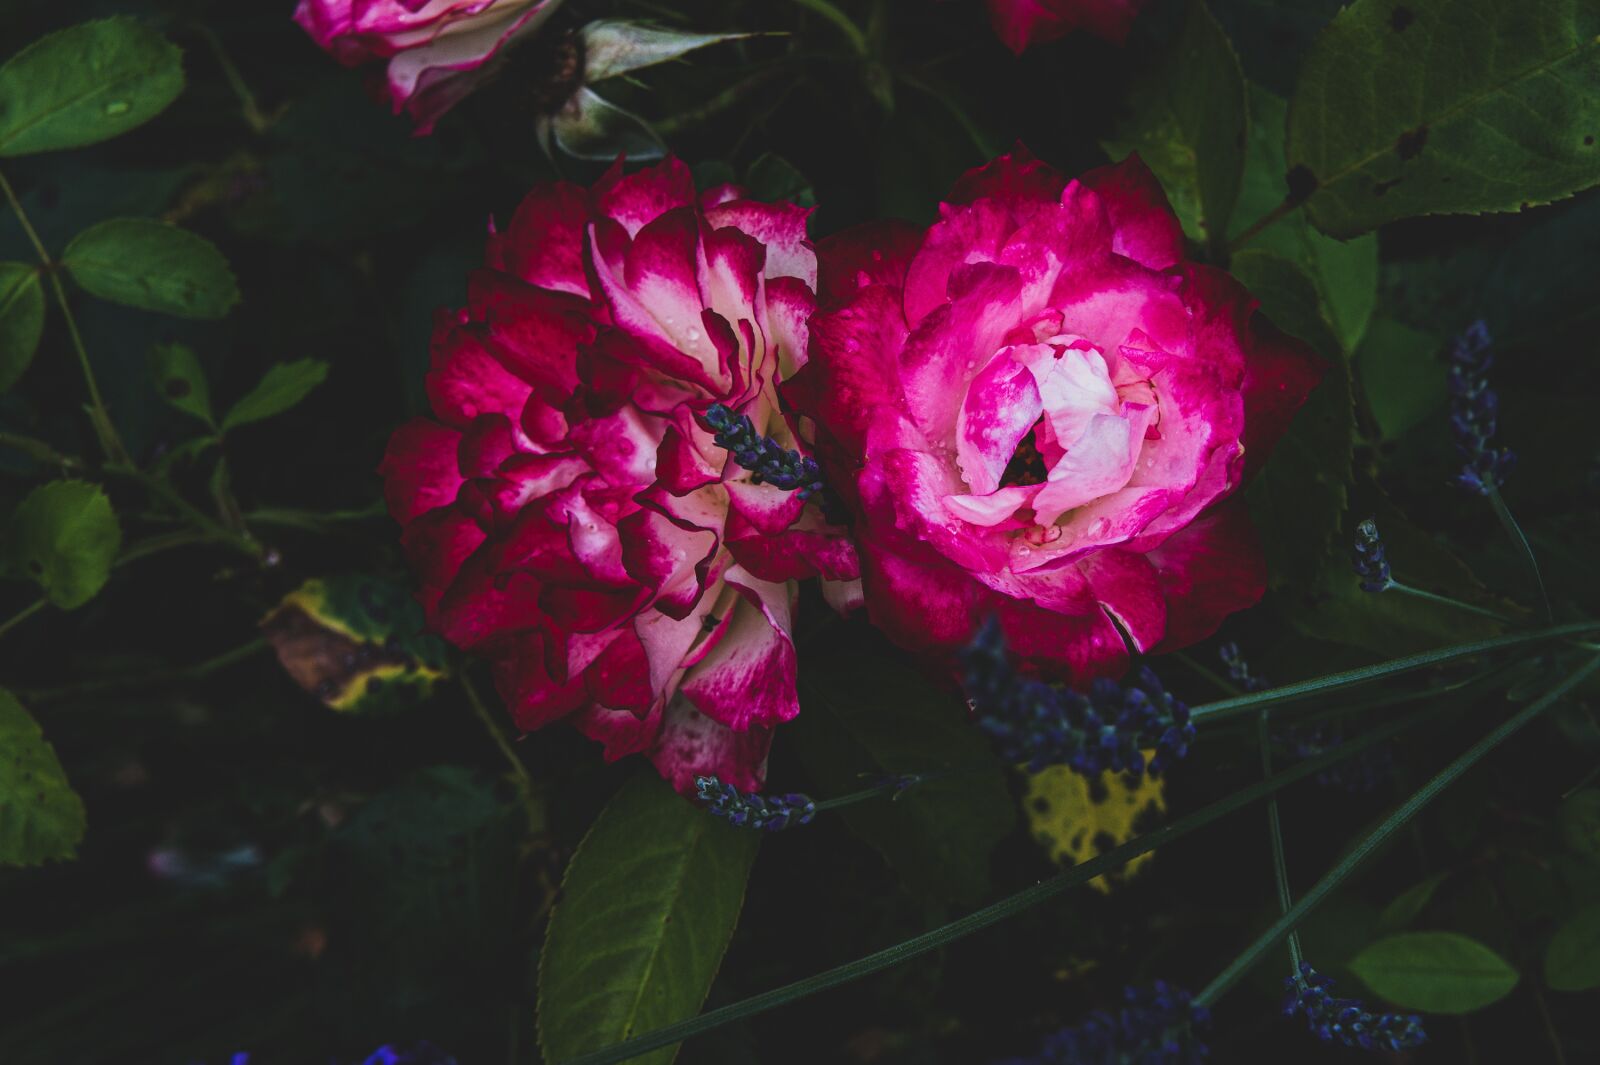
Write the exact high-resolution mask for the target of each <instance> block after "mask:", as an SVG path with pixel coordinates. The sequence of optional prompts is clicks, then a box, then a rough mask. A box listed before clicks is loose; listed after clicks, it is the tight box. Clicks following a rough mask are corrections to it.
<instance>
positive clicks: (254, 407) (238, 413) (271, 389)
mask: <svg viewBox="0 0 1600 1065" xmlns="http://www.w3.org/2000/svg"><path fill="white" fill-rule="evenodd" d="M327 376H328V364H327V363H325V362H322V361H321V360H319V359H300V360H298V361H296V362H284V363H279V364H278V365H276V366H274V367H273V368H272V369H270V370H268V371H267V372H266V373H265V374H264V375H263V376H262V378H261V380H260V382H259V383H257V385H256V387H254V388H252V389H251V390H250V391H249V392H248V393H247V394H246V395H245V396H244V398H242V399H241V400H239V402H237V403H235V404H234V405H233V408H232V409H231V410H229V411H228V413H227V415H226V416H225V417H224V418H223V419H222V428H223V430H224V431H226V430H228V429H235V428H238V427H239V426H241V425H248V424H249V423H250V422H259V421H261V420H262V419H264V418H271V417H272V416H273V415H275V414H282V413H283V412H284V411H286V410H288V409H289V408H290V407H293V406H294V405H295V404H296V403H299V402H300V401H301V400H302V399H305V398H306V396H307V395H308V394H309V393H310V392H311V390H312V389H313V388H316V387H317V386H318V385H320V384H321V383H322V382H323V380H324V379H325V378H326V377H327Z"/></svg>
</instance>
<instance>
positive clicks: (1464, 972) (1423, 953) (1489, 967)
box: [1350, 932, 1517, 1013]
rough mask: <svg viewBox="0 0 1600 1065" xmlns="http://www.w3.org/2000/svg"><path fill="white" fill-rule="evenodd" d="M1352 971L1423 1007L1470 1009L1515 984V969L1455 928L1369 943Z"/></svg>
mask: <svg viewBox="0 0 1600 1065" xmlns="http://www.w3.org/2000/svg"><path fill="white" fill-rule="evenodd" d="M1350 971H1351V972H1353V973H1355V974H1356V976H1357V977H1359V978H1360V980H1361V982H1362V983H1364V984H1366V985H1367V987H1368V988H1369V989H1370V990H1371V991H1372V992H1373V994H1376V995H1381V996H1382V997H1383V998H1385V999H1387V1000H1388V1001H1390V1002H1392V1003H1394V1004H1395V1005H1396V1006H1400V1007H1403V1008H1405V1009H1411V1010H1421V1011H1422V1012H1424V1013H1470V1012H1472V1011H1473V1010H1476V1009H1482V1008H1483V1007H1484V1006H1487V1005H1489V1004H1490V1003H1492V1002H1498V1001H1499V1000H1500V999H1502V998H1505V997H1506V996H1507V995H1509V994H1510V993H1511V989H1512V988H1514V987H1516V986H1517V971H1516V970H1515V969H1513V968H1512V967H1511V966H1510V965H1509V964H1507V962H1506V960H1505V959H1504V958H1502V957H1500V955H1498V954H1496V953H1495V952H1494V951H1492V950H1490V949H1489V948H1488V947H1486V946H1484V945H1483V944H1482V943H1479V942H1478V941H1477V940H1475V939H1469V938H1468V937H1466V936H1463V935H1459V934H1457V933H1455V932H1404V933H1402V934H1400V935H1396V936H1389V937H1388V938H1387V939H1380V940H1378V941H1377V942H1376V943H1372V944H1369V945H1368V946H1367V948H1366V949H1365V950H1363V951H1362V952H1361V953H1360V954H1357V955H1356V957H1355V960H1354V961H1352V962H1351V963H1350Z"/></svg>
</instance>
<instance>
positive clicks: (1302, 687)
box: [1189, 621, 1600, 724]
mask: <svg viewBox="0 0 1600 1065" xmlns="http://www.w3.org/2000/svg"><path fill="white" fill-rule="evenodd" d="M1596 629H1600V622H1595V621H1580V622H1573V623H1571V624H1568V625H1555V626H1552V627H1551V628H1547V629H1538V630H1536V631H1534V632H1524V633H1517V634H1515V635H1512V636H1497V637H1495V638H1494V639H1491V640H1475V641H1473V642H1472V643H1458V644H1453V645H1452V646H1450V647H1441V648H1439V649H1438V650H1435V651H1424V652H1422V653H1421V654H1415V655H1408V656H1406V657H1405V658H1396V659H1393V660H1391V661H1388V662H1383V663H1380V664H1378V665H1375V666H1361V667H1360V668H1358V669H1347V670H1345V671H1344V672H1342V673H1330V674H1328V675H1327V676H1324V677H1316V678H1313V679H1312V680H1303V681H1301V682H1299V683H1298V684H1285V685H1283V686H1282V687H1278V688H1268V689H1267V690H1266V691H1259V692H1251V693H1249V694H1248V695H1240V696H1236V697H1235V698H1232V699H1222V700H1219V701H1217V702H1214V703H1205V704H1203V705H1201V706H1197V707H1195V708H1194V709H1193V710H1191V711H1190V713H1189V717H1190V720H1192V721H1194V722H1195V723H1196V724H1199V723H1200V722H1201V721H1227V720H1229V719H1230V718H1235V717H1239V716H1241V715H1243V714H1248V713H1250V712H1252V711H1254V710H1259V709H1260V708H1261V707H1263V706H1272V705H1275V704H1277V703H1287V702H1291V701H1293V700H1295V699H1304V698H1307V697H1309V696H1312V695H1320V694H1322V693H1323V692H1331V691H1338V690H1340V689H1343V688H1353V687H1355V686H1356V685H1359V684H1369V683H1371V682H1372V681H1375V680H1382V679H1384V678H1385V677H1394V676H1399V675H1400V674H1402V673H1410V672H1413V671H1415V670H1419V669H1426V668H1428V667H1429V666H1437V665H1441V664H1443V663H1445V662H1453V661H1455V660H1457V659H1460V658H1470V657H1472V656H1473V655H1479V654H1484V653H1486V652H1489V651H1503V650H1506V649H1508V648H1511V647H1525V646H1527V645H1529V644H1535V643H1541V642H1544V641H1547V640H1558V639H1560V638H1562V637H1563V636H1576V635H1579V634H1581V633H1585V632H1593V631H1595V630H1596Z"/></svg>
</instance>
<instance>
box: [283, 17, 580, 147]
mask: <svg viewBox="0 0 1600 1065" xmlns="http://www.w3.org/2000/svg"><path fill="white" fill-rule="evenodd" d="M560 2H561V0H300V3H299V6H298V7H296V8H295V12H294V19H295V21H296V22H298V23H299V24H300V26H301V28H302V29H304V30H305V31H306V32H307V33H309V34H310V35H311V38H312V40H314V41H316V42H317V44H318V45H319V46H320V47H321V48H323V49H324V50H325V51H327V52H328V53H329V54H330V55H332V56H333V57H334V58H335V59H337V60H339V62H341V63H343V64H344V65H345V66H350V67H353V66H358V65H360V64H362V63H366V62H369V61H372V60H387V61H388V69H387V72H386V76H385V79H384V94H385V95H386V96H387V97H388V99H389V102H390V103H391V104H392V105H393V107H394V111H395V113H396V114H399V113H400V112H401V111H405V112H407V113H408V114H409V115H410V116H411V118H412V120H413V121H414V122H415V123H416V126H417V132H418V133H427V132H429V131H430V130H432V129H433V125H434V123H435V122H437V121H438V120H439V117H440V116H441V115H443V114H444V113H445V112H446V111H448V110H449V109H450V108H452V107H454V106H455V105H456V104H457V103H459V102H460V101H461V100H462V99H464V98H465V97H466V96H467V95H468V94H469V93H471V92H472V90H473V89H475V88H477V86H478V85H479V84H480V83H481V82H482V81H483V80H484V79H485V78H487V77H488V76H489V75H490V74H491V73H492V72H493V71H494V69H495V66H496V62H495V61H496V59H497V58H498V57H499V56H500V55H501V54H502V52H503V51H504V50H505V49H506V48H507V47H508V46H510V45H511V44H512V43H513V42H515V41H516V40H518V39H519V38H521V37H524V36H527V35H528V34H531V33H533V32H535V31H536V30H537V29H538V28H539V26H540V25H542V24H543V23H544V22H545V20H546V19H548V18H549V17H550V16H551V15H552V14H554V13H555V10H556V8H557V7H558V6H559V5H560Z"/></svg>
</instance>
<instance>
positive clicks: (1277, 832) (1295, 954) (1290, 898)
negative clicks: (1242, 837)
mask: <svg viewBox="0 0 1600 1065" xmlns="http://www.w3.org/2000/svg"><path fill="white" fill-rule="evenodd" d="M1259 729H1260V738H1261V775H1262V776H1263V777H1266V778H1268V779H1271V777H1272V733H1271V731H1270V730H1269V728H1268V715H1267V711H1265V710H1263V711H1261V724H1260V726H1259ZM1267 835H1268V837H1269V838H1270V839H1271V840H1272V876H1273V879H1274V880H1276V881H1277V884H1278V908H1279V909H1280V910H1281V911H1282V912H1284V913H1288V912H1289V908H1290V907H1291V906H1293V905H1294V893H1293V892H1292V891H1290V890H1289V862H1288V859H1287V858H1285V857H1284V853H1283V822H1282V821H1281V820H1280V819H1279V816H1278V797H1277V796H1276V795H1272V796H1269V797H1268V798H1267ZM1303 960H1304V956H1303V955H1302V954H1301V953H1300V933H1299V931H1293V932H1290V933H1289V971H1290V972H1291V973H1295V974H1297V973H1299V972H1300V963H1301V961H1303Z"/></svg>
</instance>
